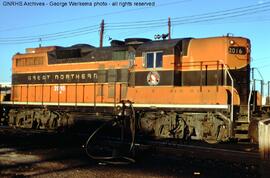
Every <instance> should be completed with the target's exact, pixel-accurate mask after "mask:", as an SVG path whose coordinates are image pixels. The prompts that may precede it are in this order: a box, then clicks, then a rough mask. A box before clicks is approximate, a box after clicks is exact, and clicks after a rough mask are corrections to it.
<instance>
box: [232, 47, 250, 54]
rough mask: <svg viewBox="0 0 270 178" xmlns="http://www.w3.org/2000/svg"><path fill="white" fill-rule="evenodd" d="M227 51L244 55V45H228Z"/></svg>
mask: <svg viewBox="0 0 270 178" xmlns="http://www.w3.org/2000/svg"><path fill="white" fill-rule="evenodd" d="M229 53H230V54H240V55H244V54H246V53H247V51H246V48H245V47H229Z"/></svg>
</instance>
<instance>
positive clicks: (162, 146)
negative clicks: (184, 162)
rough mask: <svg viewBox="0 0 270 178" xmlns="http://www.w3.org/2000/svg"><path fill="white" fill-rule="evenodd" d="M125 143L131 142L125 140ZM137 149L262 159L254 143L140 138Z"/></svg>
mask: <svg viewBox="0 0 270 178" xmlns="http://www.w3.org/2000/svg"><path fill="white" fill-rule="evenodd" d="M0 134H1V135H6V136H10V137H12V136H16V137H24V136H26V135H27V136H31V135H33V136H34V135H43V136H44V135H47V136H50V137H53V136H57V137H58V138H59V136H61V134H62V133H59V132H57V131H53V130H51V131H45V130H36V129H21V128H17V129H14V128H11V127H6V126H0ZM74 135H76V136H77V137H85V138H86V136H87V134H86V133H79V134H77V133H76V134H69V135H65V134H63V136H67V137H68V136H74ZM100 140H106V142H108V143H109V144H123V142H122V141H121V139H119V138H115V137H101V138H100ZM124 144H129V143H128V142H124ZM134 145H135V148H136V149H145V148H146V149H149V150H151V153H154V154H159V155H166V156H167V157H170V158H175V159H177V157H182V156H188V157H194V158H200V159H203V158H205V159H220V160H226V161H233V162H245V163H251V164H253V163H255V164H257V163H258V161H260V155H259V152H258V146H257V145H254V144H236V143H221V144H215V145H211V144H206V143H202V142H194V141H193V142H184V143H182V142H181V143H179V142H176V141H169V140H164V141H157V140H147V141H145V140H142V138H138V139H137V140H136V142H135V144H134Z"/></svg>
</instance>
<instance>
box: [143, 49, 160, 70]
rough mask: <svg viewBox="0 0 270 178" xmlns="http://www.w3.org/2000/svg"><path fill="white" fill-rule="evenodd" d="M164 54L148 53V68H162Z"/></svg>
mask: <svg viewBox="0 0 270 178" xmlns="http://www.w3.org/2000/svg"><path fill="white" fill-rule="evenodd" d="M162 58H163V52H148V53H146V68H160V67H162Z"/></svg>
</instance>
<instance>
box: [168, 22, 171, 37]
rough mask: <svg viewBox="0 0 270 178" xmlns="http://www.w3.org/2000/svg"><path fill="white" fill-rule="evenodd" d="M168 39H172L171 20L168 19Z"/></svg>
mask: <svg viewBox="0 0 270 178" xmlns="http://www.w3.org/2000/svg"><path fill="white" fill-rule="evenodd" d="M168 36H169V37H168V38H169V40H170V39H171V18H170V17H169V18H168Z"/></svg>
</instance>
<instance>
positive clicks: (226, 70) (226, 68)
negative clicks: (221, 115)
mask: <svg viewBox="0 0 270 178" xmlns="http://www.w3.org/2000/svg"><path fill="white" fill-rule="evenodd" d="M219 62H221V63H222V64H223V65H224V69H225V72H226V74H228V76H229V77H230V80H231V94H232V97H231V121H232V122H233V104H234V103H233V99H234V97H233V95H234V93H233V89H234V81H233V77H232V75H231V73H230V72H229V69H228V66H227V65H226V64H225V63H224V61H222V60H219Z"/></svg>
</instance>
